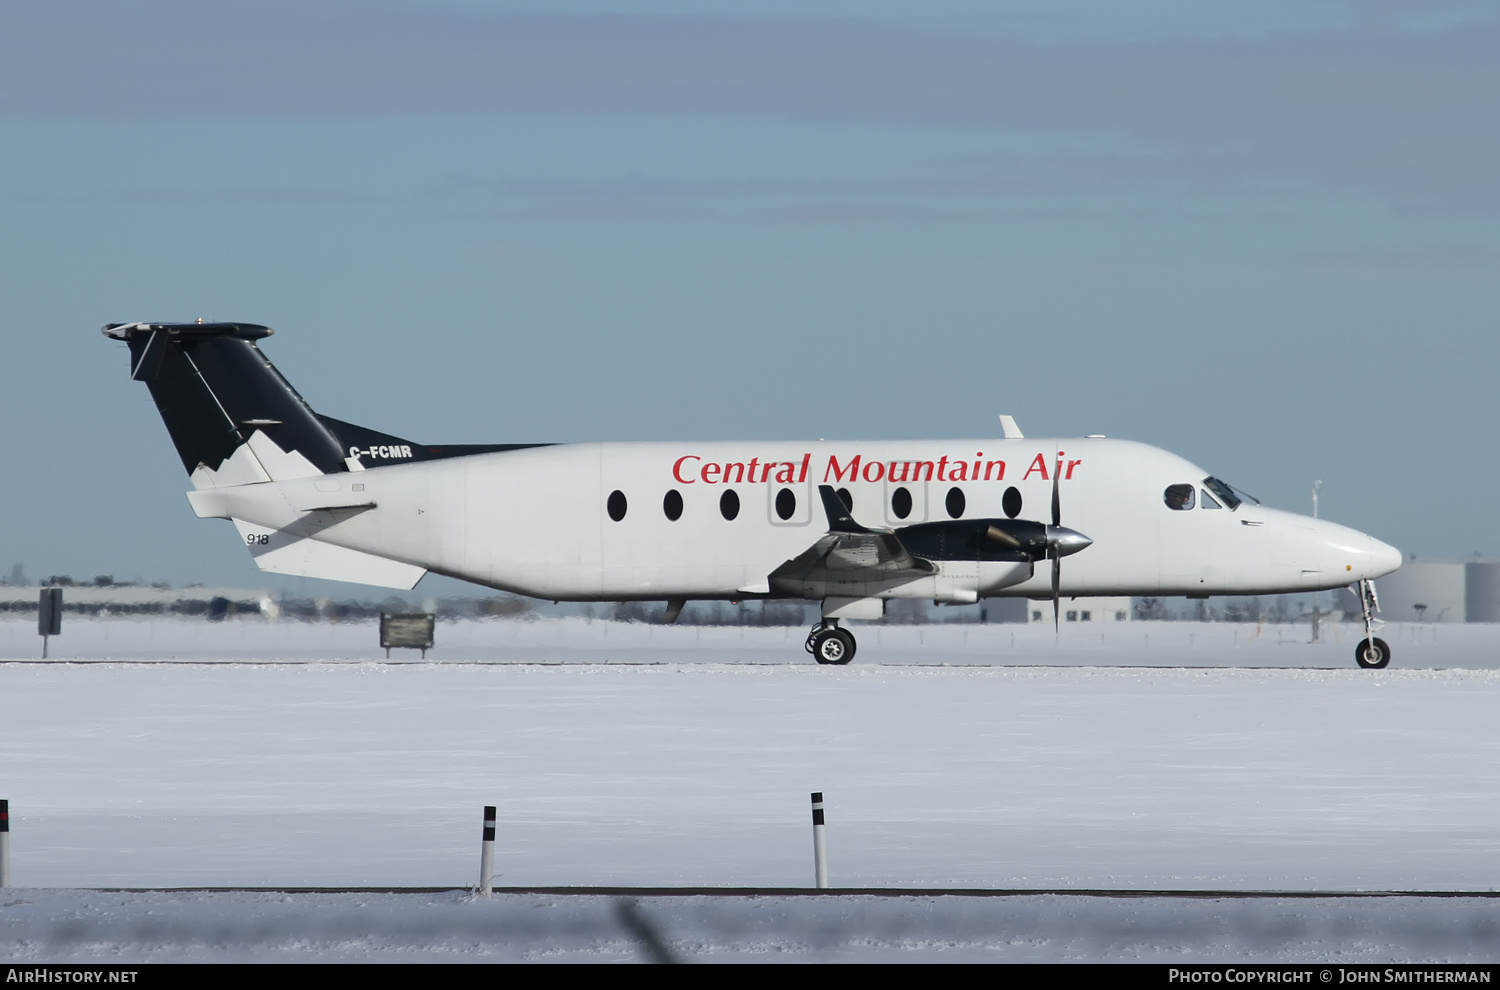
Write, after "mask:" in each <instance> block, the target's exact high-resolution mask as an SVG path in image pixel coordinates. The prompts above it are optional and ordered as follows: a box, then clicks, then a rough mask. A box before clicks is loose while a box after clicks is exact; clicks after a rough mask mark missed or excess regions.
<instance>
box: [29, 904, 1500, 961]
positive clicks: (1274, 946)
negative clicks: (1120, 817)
mask: <svg viewBox="0 0 1500 990" xmlns="http://www.w3.org/2000/svg"><path fill="white" fill-rule="evenodd" d="M7 893H8V894H10V895H12V896H5V897H0V912H3V913H0V919H3V922H0V958H4V959H6V960H7V961H8V962H10V963H13V964H24V963H27V962H43V961H45V962H111V963H128V962H399V963H414V962H634V961H646V960H648V959H651V958H652V954H651V952H650V950H649V949H648V948H647V946H646V945H644V944H643V939H642V937H641V935H640V934H639V931H640V930H639V928H637V927H634V926H632V925H631V924H630V923H629V922H628V921H627V920H626V919H625V918H624V917H622V907H623V903H624V902H623V901H622V899H620V898H612V897H596V896H572V897H559V896H555V895H545V894H510V895H496V896H495V897H493V898H491V899H489V900H481V899H474V898H470V897H469V896H467V895H465V894H461V893H436V894H427V893H423V894H367V893H358V894H278V893H245V892H234V893H162V892H152V893H113V892H95V891H57V890H41V891H30V890H28V891H9V892H7ZM634 911H635V913H636V915H637V917H638V918H639V919H641V920H642V921H644V923H645V925H646V927H647V928H648V930H649V931H650V932H651V934H652V935H654V936H656V938H657V939H658V940H659V942H660V943H664V945H665V947H666V949H667V950H668V951H669V952H670V953H671V954H672V955H673V956H674V957H675V958H677V959H679V960H682V961H687V962H1064V961H1078V962H1110V961H1113V962H1147V963H1152V962H1154V963H1211V962H1244V961H1252V962H1280V963H1299V962H1313V963H1325V964H1339V963H1344V964H1349V963H1371V962H1377V963H1378V962H1384V963H1389V962H1485V961H1493V959H1494V958H1495V948H1494V946H1495V943H1496V939H1497V937H1500V905H1497V902H1496V901H1494V900H1489V899H1478V898H1451V899H1445V898H1358V899H1332V898H1320V899H1307V900H1303V899H1290V898H1268V899H1230V898H1221V899H1209V900H1188V899H1184V898H1149V899H1146V898H1113V897H1110V898H1106V897H1080V896H1046V895H1043V896H1036V895H1031V896H1016V897H963V896H944V897H872V896H868V895H852V896H851V895H835V896H819V897H780V896H769V897H702V896H696V897H644V898H640V899H638V900H635V901H634ZM646 937H647V938H649V937H650V936H649V935H648V936H646Z"/></svg>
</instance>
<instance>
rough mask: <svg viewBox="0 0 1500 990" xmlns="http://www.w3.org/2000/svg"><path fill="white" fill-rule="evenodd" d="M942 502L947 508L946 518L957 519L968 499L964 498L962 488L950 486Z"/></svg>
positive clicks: (962, 512)
mask: <svg viewBox="0 0 1500 990" xmlns="http://www.w3.org/2000/svg"><path fill="white" fill-rule="evenodd" d="M943 504H944V505H945V506H946V507H947V509H948V518H950V519H957V518H958V517H959V516H961V515H963V514H964V506H965V505H967V504H968V499H966V498H964V490H963V489H962V488H950V489H948V497H947V499H945V500H944V502H943Z"/></svg>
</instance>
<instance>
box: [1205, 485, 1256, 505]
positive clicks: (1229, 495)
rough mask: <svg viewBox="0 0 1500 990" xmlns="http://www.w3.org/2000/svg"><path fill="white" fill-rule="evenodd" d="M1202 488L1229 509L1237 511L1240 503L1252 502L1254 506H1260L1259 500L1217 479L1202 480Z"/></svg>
mask: <svg viewBox="0 0 1500 990" xmlns="http://www.w3.org/2000/svg"><path fill="white" fill-rule="evenodd" d="M1203 487H1204V488H1207V489H1208V490H1209V491H1211V492H1213V493H1214V494H1215V495H1217V496H1218V497H1219V501H1221V502H1223V503H1224V504H1225V505H1227V506H1228V507H1229V508H1231V509H1238V508H1239V507H1240V503H1242V502H1253V503H1254V504H1256V505H1259V504H1260V499H1258V498H1256V497H1255V496H1254V495H1251V494H1249V493H1247V492H1242V491H1240V490H1239V489H1238V488H1236V487H1234V486H1233V485H1231V484H1229V483H1228V482H1225V481H1220V480H1219V479H1218V478H1204V479H1203Z"/></svg>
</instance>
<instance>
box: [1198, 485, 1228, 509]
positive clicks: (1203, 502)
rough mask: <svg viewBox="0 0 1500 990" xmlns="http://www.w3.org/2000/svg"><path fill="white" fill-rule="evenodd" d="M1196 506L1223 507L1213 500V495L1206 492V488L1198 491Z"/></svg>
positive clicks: (1207, 507) (1206, 507)
mask: <svg viewBox="0 0 1500 990" xmlns="http://www.w3.org/2000/svg"><path fill="white" fill-rule="evenodd" d="M1198 506H1199V508H1203V509H1222V508H1224V507H1223V506H1222V505H1220V504H1219V503H1218V502H1215V501H1214V497H1213V496H1212V495H1210V494H1209V493H1208V489H1207V488H1205V489H1203V490H1202V491H1200V492H1199V493H1198Z"/></svg>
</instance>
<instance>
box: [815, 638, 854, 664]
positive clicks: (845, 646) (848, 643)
mask: <svg viewBox="0 0 1500 990" xmlns="http://www.w3.org/2000/svg"><path fill="white" fill-rule="evenodd" d="M812 653H813V657H814V659H816V660H817V661H818V663H823V664H838V665H843V664H846V663H848V662H849V661H850V660H853V659H854V637H853V636H852V635H850V634H849V631H848V630H846V629H824V630H823V631H822V632H820V633H818V634H817V635H816V636H814V637H813V651H812Z"/></svg>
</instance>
